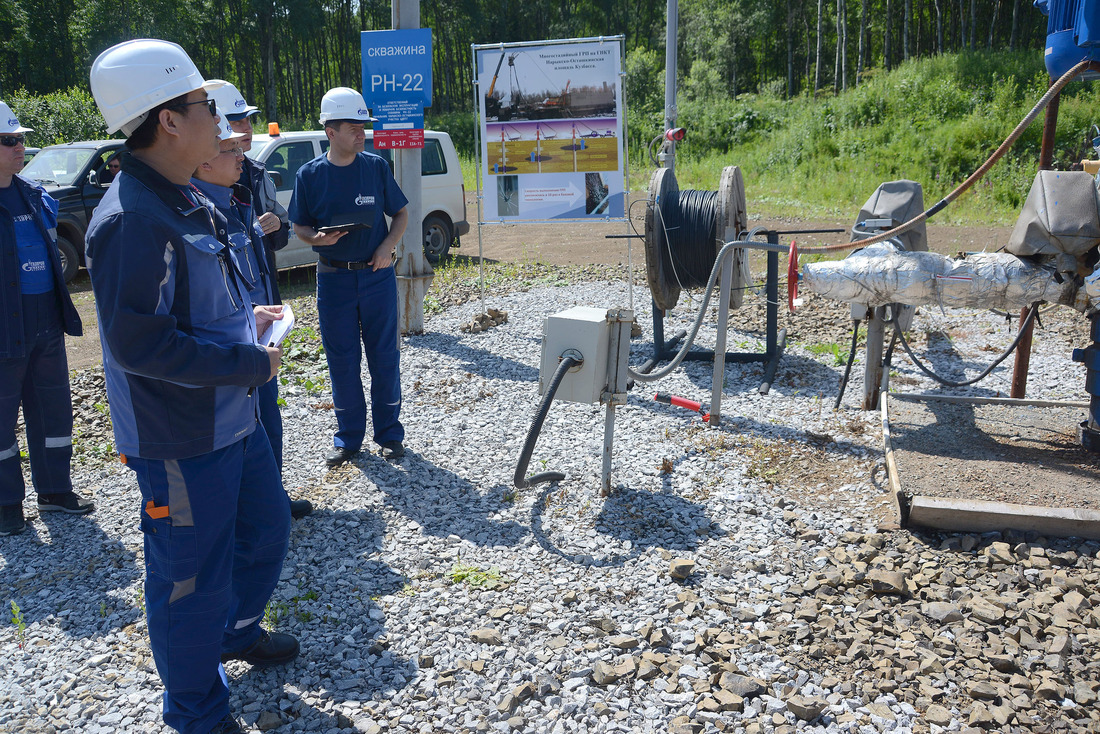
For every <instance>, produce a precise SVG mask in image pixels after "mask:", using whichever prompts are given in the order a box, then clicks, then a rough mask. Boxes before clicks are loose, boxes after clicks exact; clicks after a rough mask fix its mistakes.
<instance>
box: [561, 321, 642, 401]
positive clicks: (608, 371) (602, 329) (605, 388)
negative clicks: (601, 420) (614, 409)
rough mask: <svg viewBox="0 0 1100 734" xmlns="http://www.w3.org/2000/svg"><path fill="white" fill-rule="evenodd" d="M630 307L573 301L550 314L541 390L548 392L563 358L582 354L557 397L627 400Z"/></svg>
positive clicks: (566, 377)
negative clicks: (594, 304)
mask: <svg viewBox="0 0 1100 734" xmlns="http://www.w3.org/2000/svg"><path fill="white" fill-rule="evenodd" d="M633 321H634V314H633V312H632V311H630V310H628V309H610V310H608V309H603V308H593V307H591V306H574V307H573V308H570V309H568V310H566V311H561V312H559V313H556V314H553V315H552V316H548V317H547V318H546V320H545V321H544V322H543V325H542V361H541V363H540V365H539V394H540V395H545V394H546V390H547V388H548V387H549V386H550V380H551V379H552V378H553V377H554V372H555V371H557V369H558V365H559V364H560V363H561V360H562V357H564V356H573V357H574V358H576V357H578V356H579V357H580V359H581V360H583V361H582V362H581V364H579V365H576V366H574V367H573V368H572V369H570V370H569V372H567V373H566V375H565V377H564V378H562V381H561V384H560V385H558V390H557V393H555V395H554V397H555V398H556V399H558V400H565V401H568V402H571V403H603V402H610V403H613V404H617V405H622V404H624V403H626V383H627V380H628V375H627V363H628V358H629V356H630V325H631V324H632V323H633Z"/></svg>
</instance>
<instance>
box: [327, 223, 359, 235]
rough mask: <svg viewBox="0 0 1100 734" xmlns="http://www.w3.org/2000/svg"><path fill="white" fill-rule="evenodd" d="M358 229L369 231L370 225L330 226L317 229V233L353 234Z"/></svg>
mask: <svg viewBox="0 0 1100 734" xmlns="http://www.w3.org/2000/svg"><path fill="white" fill-rule="evenodd" d="M358 229H370V225H369V224H367V223H366V222H354V223H352V224H332V225H329V226H328V227H318V228H317V231H318V232H320V233H322V234H328V233H329V232H354V231H356V230H358Z"/></svg>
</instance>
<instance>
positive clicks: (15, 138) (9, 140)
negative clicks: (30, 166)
mask: <svg viewBox="0 0 1100 734" xmlns="http://www.w3.org/2000/svg"><path fill="white" fill-rule="evenodd" d="M25 139H26V138H24V137H23V136H22V135H2V136H0V145H2V146H4V147H5V148H14V147H15V146H17V145H22V144H23V141H24V140H25Z"/></svg>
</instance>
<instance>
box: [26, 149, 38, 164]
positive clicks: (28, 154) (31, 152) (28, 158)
mask: <svg viewBox="0 0 1100 734" xmlns="http://www.w3.org/2000/svg"><path fill="white" fill-rule="evenodd" d="M40 150H42V149H41V148H23V165H24V166H26V165H27V164H28V163H30V162H31V158H34V154H35V153H37V152H38V151H40Z"/></svg>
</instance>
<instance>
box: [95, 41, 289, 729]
mask: <svg viewBox="0 0 1100 734" xmlns="http://www.w3.org/2000/svg"><path fill="white" fill-rule="evenodd" d="M90 81H91V87H92V95H93V96H94V97H95V100H96V104H97V105H98V106H99V109H100V111H101V112H102V113H103V117H104V119H105V120H106V122H107V131H108V132H114V131H115V130H122V131H123V133H125V134H126V136H127V140H126V147H127V152H125V153H123V155H122V171H121V173H120V174H119V175H118V178H117V179H116V180H115V181H114V183H112V185H111V187H110V189H109V190H108V191H107V194H106V195H105V196H104V197H103V200H102V202H101V203H100V204H99V206H98V208H97V209H96V211H95V214H94V215H93V217H92V221H91V224H90V225H89V227H88V234H87V250H88V258H89V263H90V267H89V269H90V272H91V276H92V288H93V290H94V291H95V298H96V308H97V312H98V314H99V329H100V339H101V341H102V342H103V363H104V373H105V377H106V383H107V395H108V398H109V399H110V405H111V419H112V423H113V425H114V432H115V444H116V447H117V449H118V451H119V453H120V454H121V455H122V457H123V461H124V463H125V464H126V465H127V466H128V467H129V468H130V469H132V470H133V471H134V474H135V476H136V478H137V483H138V487H139V488H140V489H141V505H140V508H139V509H140V513H141V529H142V532H143V533H144V536H145V609H146V615H147V618H148V627H149V643H150V647H151V648H152V652H153V660H154V662H155V663H156V666H157V672H158V673H160V676H161V680H162V682H163V683H164V687H165V694H164V721H165V723H167V724H168V725H169V726H171V727H173V728H175V729H177V730H179V731H181V732H187V733H190V732H202V733H203V734H206V733H207V732H218V733H219V734H221V733H224V732H239V731H240V727H239V725H238V723H237V721H236V720H235V719H234V717H233V716H232V715H231V714H230V712H229V691H228V688H227V684H226V678H225V671H224V670H223V668H222V662H224V661H228V660H231V659H239V660H244V661H247V662H249V663H251V664H253V665H261V666H262V665H275V664H281V663H286V662H289V661H291V660H293V659H294V658H295V657H296V656H297V654H298V641H297V640H295V639H294V638H293V637H291V636H290V635H284V634H278V633H272V634H269V633H267V632H266V631H264V630H263V629H261V628H260V626H259V622H260V619H261V618H262V617H263V614H264V608H265V606H266V604H267V601H268V599H269V598H270V597H271V593H272V591H273V590H274V588H275V584H276V583H277V582H278V580H279V573H280V571H281V569H282V564H283V557H284V556H285V554H286V547H287V537H288V535H289V531H290V508H289V506H288V502H287V497H286V493H285V492H284V491H283V488H282V483H281V481H280V479H279V471H278V467H277V466H276V464H275V457H274V456H273V455H272V452H271V445H270V443H269V442H268V440H267V435H266V433H264V430H263V427H262V426H261V425H260V424H259V423H257V421H256V414H257V410H258V407H257V399H256V397H255V394H254V388H258V387H260V386H261V385H263V384H264V383H266V382H267V381H268V380H270V379H272V378H273V377H275V375H276V374H277V372H278V368H279V362H280V359H281V352H280V350H279V349H277V348H272V347H265V346H260V345H258V344H257V343H256V335H257V334H258V333H260V332H261V331H262V330H263V328H264V327H265V326H266V325H267V323H270V321H271V320H272V318H273V314H271V313H270V312H269V311H266V310H264V309H255V310H254V309H253V307H252V304H251V302H250V300H249V297H248V284H247V283H246V282H245V279H244V277H243V275H242V274H241V269H240V265H239V262H238V260H237V258H236V257H235V256H234V254H233V251H232V248H231V246H230V243H229V238H228V236H227V230H228V225H227V222H226V219H225V217H224V216H223V215H222V214H221V213H220V212H219V211H218V210H217V208H215V207H214V206H213V205H212V204H211V203H210V202H209V201H208V200H207V199H206V198H205V197H204V196H203V195H202V194H201V193H199V191H198V190H197V189H195V188H194V187H193V186H191V175H192V174H193V173H194V172H195V170H196V169H197V168H198V167H199V166H200V164H202V163H203V162H205V161H209V160H211V159H212V158H214V157H215V156H217V155H218V154H219V152H220V141H219V134H220V130H219V126H218V123H219V122H220V118H219V117H218V115H217V109H216V106H215V104H214V102H213V101H212V100H209V99H208V98H207V90H208V88H209V87H210V86H211V85H209V84H208V83H207V82H205V81H204V80H203V78H202V75H201V74H200V73H199V71H198V69H196V68H195V65H194V63H193V62H192V61H191V59H190V58H189V57H188V56H187V54H186V52H184V50H183V49H182V48H180V47H179V46H177V45H176V44H174V43H168V42H166V41H157V40H150V39H141V40H136V41H127V42H126V43H121V44H119V45H117V46H113V47H112V48H109V49H107V50H106V51H104V52H103V53H102V54H100V56H99V57H98V58H97V59H96V60H95V63H93V65H92V70H91V77H90Z"/></svg>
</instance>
